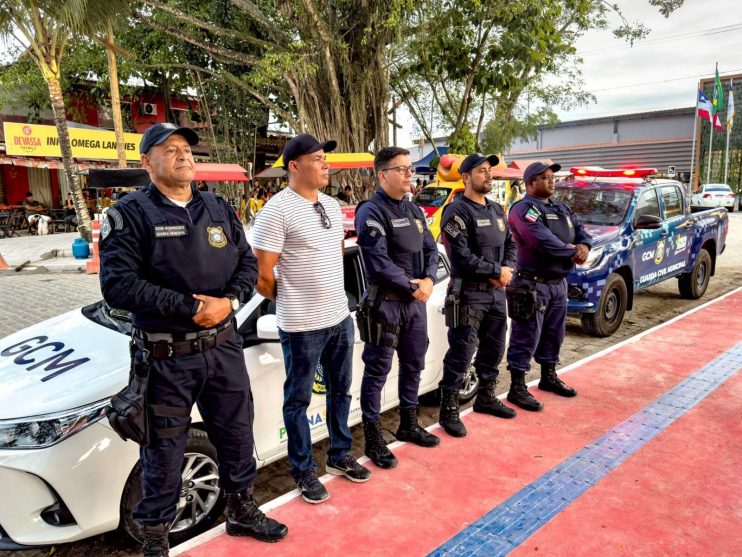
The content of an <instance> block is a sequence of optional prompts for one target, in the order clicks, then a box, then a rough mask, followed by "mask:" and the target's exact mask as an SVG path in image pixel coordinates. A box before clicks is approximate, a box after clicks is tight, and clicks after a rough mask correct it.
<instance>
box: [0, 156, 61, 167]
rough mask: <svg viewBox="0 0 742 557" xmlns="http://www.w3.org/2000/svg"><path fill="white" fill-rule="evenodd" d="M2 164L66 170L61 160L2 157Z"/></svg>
mask: <svg viewBox="0 0 742 557" xmlns="http://www.w3.org/2000/svg"><path fill="white" fill-rule="evenodd" d="M0 164H12V165H13V166H26V167H28V168H51V169H57V168H64V166H63V165H62V161H61V160H50V159H43V158H35V157H13V156H10V155H0Z"/></svg>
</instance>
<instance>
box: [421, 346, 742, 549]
mask: <svg viewBox="0 0 742 557" xmlns="http://www.w3.org/2000/svg"><path fill="white" fill-rule="evenodd" d="M740 368H742V343H739V344H737V345H736V346H734V347H733V348H732V349H730V350H729V351H727V352H725V353H724V354H722V355H721V356H719V357H718V358H716V359H715V360H713V361H712V362H710V363H709V364H707V365H706V366H704V367H703V368H701V369H700V370H698V371H697V372H695V373H694V374H693V375H691V376H689V377H688V378H687V379H685V380H684V381H683V382H682V383H680V384H678V385H677V386H676V387H674V388H673V389H670V390H669V391H668V392H666V393H665V394H664V395H662V396H661V397H659V398H658V399H657V400H655V401H654V402H652V403H651V404H649V405H648V406H646V407H645V408H644V409H642V410H640V411H639V412H637V413H636V414H634V415H633V416H631V417H630V418H628V419H627V420H626V421H624V422H623V423H621V424H619V425H618V426H616V427H614V428H613V429H612V430H611V431H609V432H607V433H606V434H605V435H603V436H602V437H600V438H599V439H597V440H595V441H594V442H592V443H591V444H590V445H588V446H587V447H585V448H584V449H582V450H581V451H579V452H577V453H575V454H574V455H573V456H571V457H570V458H568V459H567V460H565V461H564V462H562V463H561V464H559V465H558V466H556V467H555V468H552V469H551V470H549V471H548V472H546V473H545V474H544V475H543V476H541V477H540V478H538V479H537V480H535V481H533V482H532V483H531V484H529V485H527V486H526V487H524V488H523V489H521V490H520V491H519V492H518V493H516V494H515V495H513V496H512V497H510V498H509V499H508V500H506V501H504V502H503V503H501V504H500V505H498V506H497V507H495V508H494V509H492V510H491V511H490V512H488V513H487V514H486V515H484V516H483V517H482V518H480V519H479V520H477V521H476V522H474V523H473V524H472V525H471V526H469V527H467V528H466V529H464V530H462V531H461V532H459V533H458V534H456V535H455V536H454V537H453V538H451V539H450V540H448V541H447V542H446V543H444V544H443V545H441V546H440V547H438V548H437V549H436V550H434V551H432V552H431V553H430V555H431V556H435V557H439V556H446V555H455V556H456V557H460V556H470V555H471V556H474V555H480V556H487V557H492V556H497V555H507V554H508V553H510V552H511V551H512V550H513V549H515V548H516V547H518V546H519V545H520V544H522V543H523V542H524V541H525V540H526V539H528V538H529V537H530V536H531V535H533V533H534V532H536V531H537V530H538V529H539V528H541V527H542V526H544V525H545V524H546V523H547V522H549V520H551V519H552V517H554V516H555V515H556V514H557V513H559V512H560V511H562V510H563V509H564V508H565V507H566V506H567V505H569V504H570V503H572V502H573V501H575V500H576V499H577V498H578V497H580V496H581V495H582V494H583V493H585V491H587V490H588V489H590V488H591V487H592V486H594V485H595V484H596V483H598V482H599V481H600V480H602V479H603V478H604V477H605V476H607V475H608V474H609V473H610V472H611V471H612V470H614V469H615V468H617V467H618V466H620V465H621V463H623V462H624V461H625V460H626V459H627V458H629V457H630V456H631V455H632V454H634V453H635V452H636V451H638V450H639V449H640V448H641V447H642V446H643V445H644V444H645V443H646V442H647V441H650V440H651V439H653V438H654V437H655V436H657V435H659V434H660V433H662V431H664V430H665V429H666V428H667V427H668V426H669V425H670V424H672V423H673V422H674V421H675V420H677V419H678V418H679V417H680V416H682V415H683V414H685V413H686V412H688V410H690V409H691V408H693V407H694V406H695V405H696V404H698V403H699V402H701V401H702V400H703V399H704V398H706V396H708V395H709V394H710V393H712V392H713V391H715V390H716V389H717V388H718V387H719V386H720V385H721V384H722V383H723V382H724V381H726V380H727V379H729V378H730V377H731V376H732V375H734V374H735V373H736V372H737V371H738V370H739V369H740Z"/></svg>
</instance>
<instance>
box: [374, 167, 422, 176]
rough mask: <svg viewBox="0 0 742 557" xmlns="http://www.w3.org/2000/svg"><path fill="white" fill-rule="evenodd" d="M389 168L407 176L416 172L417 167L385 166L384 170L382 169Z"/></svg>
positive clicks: (385, 170) (386, 169)
mask: <svg viewBox="0 0 742 557" xmlns="http://www.w3.org/2000/svg"><path fill="white" fill-rule="evenodd" d="M388 170H396V171H397V172H399V173H400V174H401V175H402V176H405V175H407V174H414V173H415V167H414V166H392V167H391V168H385V169H384V170H382V172H387V171H388Z"/></svg>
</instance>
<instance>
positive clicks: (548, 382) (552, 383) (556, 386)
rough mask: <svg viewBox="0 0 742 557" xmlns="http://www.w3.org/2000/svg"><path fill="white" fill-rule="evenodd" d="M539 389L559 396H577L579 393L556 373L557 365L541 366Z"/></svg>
mask: <svg viewBox="0 0 742 557" xmlns="http://www.w3.org/2000/svg"><path fill="white" fill-rule="evenodd" d="M538 388H539V389H541V390H542V391H548V392H550V393H554V394H555V395H559V396H567V397H569V396H576V395H577V391H575V390H574V389H573V388H572V387H570V386H568V385H567V384H566V383H565V382H564V381H562V380H561V379H559V376H558V375H557V372H556V364H541V381H539V382H538Z"/></svg>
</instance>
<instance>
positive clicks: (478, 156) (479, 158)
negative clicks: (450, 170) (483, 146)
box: [459, 153, 500, 173]
mask: <svg viewBox="0 0 742 557" xmlns="http://www.w3.org/2000/svg"><path fill="white" fill-rule="evenodd" d="M485 161H487V162H488V163H490V165H491V166H497V165H498V164H500V158H499V157H498V156H497V155H483V154H482V153H472V154H471V155H469V156H468V157H466V158H465V159H464V162H462V163H461V166H459V172H460V173H463V172H471V171H472V170H474V168H475V167H477V166H479V165H480V164H482V163H483V162H485Z"/></svg>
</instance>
